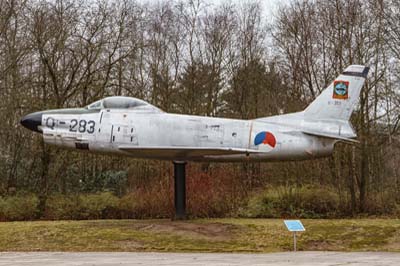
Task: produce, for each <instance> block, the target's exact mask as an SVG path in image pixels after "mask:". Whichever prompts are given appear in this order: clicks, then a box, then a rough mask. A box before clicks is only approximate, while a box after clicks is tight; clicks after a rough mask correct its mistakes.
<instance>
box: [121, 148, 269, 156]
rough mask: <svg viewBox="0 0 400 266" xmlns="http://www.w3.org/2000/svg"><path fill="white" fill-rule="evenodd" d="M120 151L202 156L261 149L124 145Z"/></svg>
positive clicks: (142, 153) (151, 154) (145, 154)
mask: <svg viewBox="0 0 400 266" xmlns="http://www.w3.org/2000/svg"><path fill="white" fill-rule="evenodd" d="M118 148H119V149H120V150H122V151H126V152H129V153H132V154H134V155H140V157H159V158H165V157H174V158H182V159H184V158H199V157H204V156H217V155H235V154H250V153H262V151H258V150H251V149H240V148H223V147H221V148H218V147H179V146H148V147H143V146H126V145H122V146H119V147H118Z"/></svg>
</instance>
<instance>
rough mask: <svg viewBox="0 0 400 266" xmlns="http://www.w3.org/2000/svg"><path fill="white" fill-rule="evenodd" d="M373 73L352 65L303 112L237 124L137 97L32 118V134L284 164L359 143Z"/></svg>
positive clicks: (171, 154) (134, 153)
mask: <svg viewBox="0 0 400 266" xmlns="http://www.w3.org/2000/svg"><path fill="white" fill-rule="evenodd" d="M368 70H369V68H368V67H365V66H360V65H351V66H349V67H347V68H346V70H345V71H344V72H343V73H342V74H341V75H339V77H337V78H336V79H335V80H334V81H333V82H332V83H331V84H330V85H329V86H328V87H327V88H326V89H325V90H324V91H322V93H321V94H320V95H319V96H318V97H317V98H316V99H315V100H314V101H313V102H312V103H311V104H310V105H309V106H308V107H307V108H306V109H305V110H304V111H301V112H297V113H290V114H284V115H277V116H271V117H263V118H257V119H252V120H238V119H227V118H216V117H204V116H195V115H182V114H172V113H166V112H163V111H162V110H160V109H158V108H157V107H155V106H153V105H151V104H149V103H147V102H145V101H143V100H139V99H136V98H131V97H121V96H115V97H108V98H105V99H102V100H99V101H97V102H95V103H92V104H90V105H88V106H86V107H84V108H73V109H57V110H48V111H41V112H36V113H32V114H28V115H27V116H25V117H24V118H22V120H21V124H22V125H23V126H25V127H26V128H29V129H31V130H34V131H37V132H40V133H42V135H43V139H44V141H45V143H49V144H55V145H58V146H61V147H66V148H75V149H81V150H89V151H92V152H101V153H113V154H121V155H127V156H131V157H136V158H151V159H162V160H171V161H244V160H246V161H285V160H298V159H309V158H315V157H322V156H329V155H330V154H331V153H332V151H333V148H334V144H335V143H336V142H338V141H347V142H354V141H355V140H354V138H355V137H356V134H355V132H354V131H353V129H352V127H351V125H350V123H349V119H350V115H351V113H352V111H353V109H354V107H355V106H356V104H357V102H358V99H359V94H360V90H361V88H362V86H363V84H364V81H365V79H366V76H367V74H368Z"/></svg>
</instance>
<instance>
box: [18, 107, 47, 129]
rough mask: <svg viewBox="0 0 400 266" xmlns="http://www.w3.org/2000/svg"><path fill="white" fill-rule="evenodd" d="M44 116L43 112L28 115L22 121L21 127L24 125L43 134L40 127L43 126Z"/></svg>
mask: <svg viewBox="0 0 400 266" xmlns="http://www.w3.org/2000/svg"><path fill="white" fill-rule="evenodd" d="M42 115H43V113H42V112H36V113H31V114H28V115H26V116H24V117H23V118H22V119H21V125H23V126H24V127H26V128H27V129H30V130H33V131H36V132H41V131H40V130H39V128H38V126H41V125H42Z"/></svg>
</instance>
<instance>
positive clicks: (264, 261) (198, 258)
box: [0, 252, 400, 266]
mask: <svg viewBox="0 0 400 266" xmlns="http://www.w3.org/2000/svg"><path fill="white" fill-rule="evenodd" d="M8 265H10V266H11V265H12V266H28V265H29V266H39V265H51V266H61V265H63V266H64V265H68V266H69V265H75V266H83V265H85V266H87V265H107V266H111V265H174V266H179V265H182V266H183V265H185V266H186V265H196V266H199V265H211V266H213V265H215V266H217V265H218V266H225V265H226V266H228V265H230V266H231V265H271V266H272V265H274V266H284V265H299V266H330V265H332V266H333V265H357V266H361V265H362V266H366V265H368V266H372V265H380V266H382V265H384V266H398V265H400V253H389V252H352V253H350V252H281V253H269V254H237V253H236V254H227V253H222V254H221V253H153V252H147V253H130V252H3V253H0V266H8Z"/></svg>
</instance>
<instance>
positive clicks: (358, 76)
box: [304, 65, 369, 121]
mask: <svg viewBox="0 0 400 266" xmlns="http://www.w3.org/2000/svg"><path fill="white" fill-rule="evenodd" d="M368 71H369V67H365V66H361V65H351V66H349V67H347V68H346V69H345V71H344V72H343V73H342V74H341V75H339V76H338V77H337V78H336V79H335V80H334V81H333V82H332V83H331V84H330V85H329V86H328V87H327V88H326V89H325V90H324V91H322V93H321V94H320V95H319V96H318V97H317V98H316V99H315V100H314V101H313V102H312V103H311V104H310V105H309V106H308V107H307V108H306V109H305V110H304V118H305V119H311V120H314V119H315V120H341V121H348V120H349V119H350V116H351V113H352V112H353V109H354V107H355V106H356V105H357V103H358V100H359V96H360V91H361V88H362V86H363V85H364V82H365V79H366V77H367V74H368Z"/></svg>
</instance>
